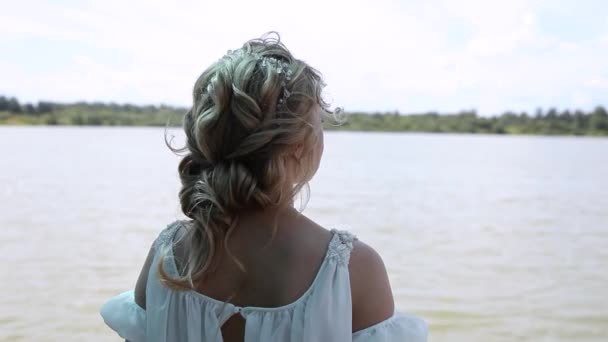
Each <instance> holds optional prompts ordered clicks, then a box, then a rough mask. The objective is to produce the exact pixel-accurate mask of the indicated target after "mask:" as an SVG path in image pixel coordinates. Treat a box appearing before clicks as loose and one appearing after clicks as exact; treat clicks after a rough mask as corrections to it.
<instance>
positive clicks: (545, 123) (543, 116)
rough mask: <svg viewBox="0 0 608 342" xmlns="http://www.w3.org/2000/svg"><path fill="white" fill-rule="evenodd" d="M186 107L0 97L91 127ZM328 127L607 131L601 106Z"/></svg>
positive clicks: (25, 120)
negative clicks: (588, 110)
mask: <svg viewBox="0 0 608 342" xmlns="http://www.w3.org/2000/svg"><path fill="white" fill-rule="evenodd" d="M186 110H187V109H186V108H180V107H172V106H165V105H161V106H154V105H147V106H137V105H132V104H116V103H101V102H93V103H87V102H77V103H70V104H64V103H55V102H46V101H40V102H38V103H35V104H33V103H23V104H22V103H20V102H19V101H18V100H17V99H16V98H14V97H10V98H9V97H6V96H0V125H2V124H4V125H92V126H164V125H166V124H167V122H169V123H170V124H171V125H173V126H178V125H181V119H182V116H183V115H184V113H185V112H186ZM326 128H327V129H331V130H350V131H395V132H398V131H408V132H447V133H494V134H547V135H549V134H567V135H608V114H607V113H606V109H604V108H603V107H601V106H598V107H596V108H595V109H594V110H593V111H591V112H583V111H581V110H575V111H569V110H563V111H558V110H556V109H548V110H543V109H537V110H536V112H535V113H533V114H528V113H525V112H521V113H514V112H505V113H503V114H500V115H497V116H491V117H484V116H478V115H477V113H476V112H475V111H474V110H472V111H462V112H459V113H455V114H439V113H434V112H431V113H421V114H407V115H406V114H401V113H399V112H391V113H361V112H352V113H347V114H346V122H345V123H344V124H342V125H340V126H332V125H331V124H327V127H326Z"/></svg>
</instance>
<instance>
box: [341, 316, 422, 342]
mask: <svg viewBox="0 0 608 342" xmlns="http://www.w3.org/2000/svg"><path fill="white" fill-rule="evenodd" d="M426 339H427V326H426V323H425V322H424V321H423V320H422V319H420V318H418V317H414V316H410V315H406V314H402V313H395V314H394V315H393V316H392V317H391V318H389V319H387V320H385V321H382V322H380V323H378V324H376V325H372V326H371V327H369V328H365V329H363V330H359V331H357V332H355V333H354V334H353V342H392V341H402V342H426Z"/></svg>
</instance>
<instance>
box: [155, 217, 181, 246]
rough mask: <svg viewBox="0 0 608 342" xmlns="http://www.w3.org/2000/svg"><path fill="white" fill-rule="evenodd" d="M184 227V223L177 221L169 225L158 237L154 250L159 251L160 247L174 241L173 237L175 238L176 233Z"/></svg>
mask: <svg viewBox="0 0 608 342" xmlns="http://www.w3.org/2000/svg"><path fill="white" fill-rule="evenodd" d="M182 225H183V221H179V220H178V221H175V222H172V223H170V224H169V225H167V227H166V228H165V229H163V230H162V231H161V232H160V234H158V237H157V238H156V240H155V241H154V245H153V246H154V249H155V250H158V248H159V247H162V246H165V245H167V244H168V243H171V242H172V241H173V237H174V236H175V232H177V230H178V229H179V228H181V227H182Z"/></svg>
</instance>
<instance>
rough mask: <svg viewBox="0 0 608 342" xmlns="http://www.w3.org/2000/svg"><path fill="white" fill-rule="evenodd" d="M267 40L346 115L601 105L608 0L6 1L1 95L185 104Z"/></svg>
mask: <svg viewBox="0 0 608 342" xmlns="http://www.w3.org/2000/svg"><path fill="white" fill-rule="evenodd" d="M271 30H274V31H278V32H279V33H280V34H281V39H282V41H283V42H284V43H285V44H286V45H287V47H288V48H289V49H290V50H291V51H292V52H293V54H294V55H295V56H296V58H299V59H302V60H304V61H306V62H308V63H309V64H311V65H312V66H313V67H315V68H316V69H318V70H320V71H321V72H322V73H323V75H324V77H325V80H326V82H327V84H328V86H327V94H326V95H327V98H328V99H329V100H331V102H332V103H333V105H334V106H340V107H343V108H345V109H346V110H347V111H370V112H374V111H399V112H401V113H420V112H428V111H439V112H441V113H453V112H457V111H460V110H470V109H475V110H477V111H478V113H480V114H481V115H494V114H499V113H502V112H504V111H507V110H510V111H528V112H533V111H534V110H535V109H536V108H538V107H542V108H549V107H555V108H557V109H578V108H580V109H584V110H588V109H592V108H593V107H595V106H596V105H604V106H607V105H608V1H605V0H578V1H575V0H509V1H504V0H500V1H498V0H494V1H493V0H458V1H454V0H426V1H422V0H420V1H405V0H401V1H397V0H374V1H360V0H349V1H330V0H307V1H299V2H290V1H286V0H282V1H274V0H259V1H251V0H235V1H227V0H223V1H214V2H209V1H201V0H199V1H181V0H179V1H158V0H146V1H139V0H129V1H123V0H104V1H100V0H90V1H88V0H55V1H31V0H20V1H12V2H8V3H6V4H5V5H4V6H3V11H2V12H1V13H0V94H1V95H5V96H6V95H8V96H15V97H17V98H18V99H19V100H20V101H22V102H26V101H39V100H50V101H55V102H76V101H102V102H117V103H134V104H161V103H162V104H169V105H176V106H190V105H191V91H192V86H193V85H194V81H195V80H196V78H197V77H198V76H199V75H200V73H201V72H202V71H203V70H204V69H205V68H206V67H207V66H208V65H209V64H210V63H212V62H214V61H216V60H217V59H219V58H220V57H221V56H222V55H223V54H225V53H226V51H227V50H229V49H235V48H238V47H239V46H241V45H242V43H243V42H245V41H246V40H248V39H252V38H256V37H259V36H261V35H262V34H263V33H265V32H267V31H271Z"/></svg>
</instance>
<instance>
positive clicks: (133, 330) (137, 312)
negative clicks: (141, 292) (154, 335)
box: [101, 290, 146, 342]
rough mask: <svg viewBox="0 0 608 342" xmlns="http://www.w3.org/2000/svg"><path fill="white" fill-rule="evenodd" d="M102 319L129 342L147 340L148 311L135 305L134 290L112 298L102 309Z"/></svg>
mask: <svg viewBox="0 0 608 342" xmlns="http://www.w3.org/2000/svg"><path fill="white" fill-rule="evenodd" d="M101 317H103V320H104V321H105V322H106V324H107V325H108V326H109V327H110V328H112V330H114V331H116V332H117V333H118V335H120V337H122V338H124V339H126V340H129V342H143V341H145V340H146V311H145V310H144V309H142V308H141V307H140V306H139V305H137V304H136V303H135V297H134V292H133V290H131V291H127V292H123V293H121V294H119V295H118V296H116V297H112V298H111V299H110V300H108V301H107V302H106V303H105V304H104V305H103V306H102V307H101Z"/></svg>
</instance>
